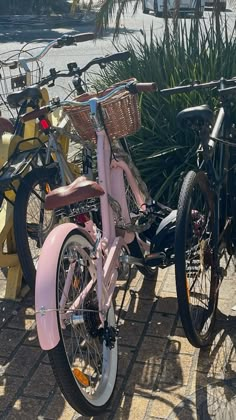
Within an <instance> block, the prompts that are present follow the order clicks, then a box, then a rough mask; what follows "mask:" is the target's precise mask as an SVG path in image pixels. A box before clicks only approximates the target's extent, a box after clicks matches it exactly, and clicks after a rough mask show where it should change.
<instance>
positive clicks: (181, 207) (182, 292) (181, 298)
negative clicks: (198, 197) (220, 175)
mask: <svg viewBox="0 0 236 420" xmlns="http://www.w3.org/2000/svg"><path fill="white" fill-rule="evenodd" d="M196 183H198V185H200V184H199V173H196V172H194V171H190V172H188V173H187V175H186V177H185V179H184V182H183V185H182V188H181V192H180V197H179V202H178V210H177V219H176V230H175V277H176V292H177V300H178V308H179V314H180V318H181V322H182V325H183V328H184V331H185V334H186V337H187V339H188V340H189V342H190V343H191V344H192V345H193V346H194V347H197V348H201V347H205V346H208V345H209V343H210V340H211V335H212V332H213V328H214V323H215V317H216V310H217V302H218V291H217V292H216V293H215V290H217V289H218V284H217V280H215V284H213V281H212V279H211V286H210V288H211V290H210V295H211V298H209V302H210V304H211V305H212V308H213V309H212V319H211V322H210V325H209V328H208V330H207V332H206V334H205V335H204V336H201V335H200V334H198V332H197V331H196V329H195V328H194V325H193V322H192V319H191V315H190V310H189V298H188V293H189V292H188V290H187V286H186V267H185V246H186V238H185V232H186V220H187V212H188V208H189V203H190V198H191V193H192V190H193V188H194V186H195V185H196ZM203 184H204V188H206V189H208V183H207V177H206V175H205V174H203V173H201V185H203ZM208 199H209V197H208ZM212 278H215V279H216V278H218V277H217V276H214V275H213V276H212ZM212 297H213V299H212Z"/></svg>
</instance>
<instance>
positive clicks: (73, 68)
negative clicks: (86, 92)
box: [38, 51, 130, 87]
mask: <svg viewBox="0 0 236 420" xmlns="http://www.w3.org/2000/svg"><path fill="white" fill-rule="evenodd" d="M129 57H130V52H129V51H121V52H117V53H114V54H109V55H105V56H104V57H96V58H93V59H92V60H91V61H89V62H88V63H87V64H86V65H85V66H84V67H82V68H81V67H78V66H77V64H76V63H69V64H68V65H67V67H68V71H67V72H66V73H65V71H63V70H59V71H56V70H55V69H50V74H49V75H48V76H46V77H43V78H42V80H41V81H40V82H39V83H38V86H40V87H43V86H45V85H48V84H49V83H50V82H54V81H55V80H56V79H58V78H59V77H72V76H76V75H77V76H82V74H83V73H85V72H86V71H87V70H88V69H89V68H90V67H92V66H94V65H96V64H97V65H99V66H100V67H103V65H105V64H108V63H112V62H114V61H126V60H128V59H129Z"/></svg>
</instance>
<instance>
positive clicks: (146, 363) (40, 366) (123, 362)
mask: <svg viewBox="0 0 236 420" xmlns="http://www.w3.org/2000/svg"><path fill="white" fill-rule="evenodd" d="M235 280H236V279H235V272H234V271H233V270H231V272H230V275H229V276H228V277H227V278H226V279H225V280H224V282H223V285H222V287H221V291H220V301H219V310H218V315H217V324H216V329H215V338H214V342H213V344H212V346H211V348H208V349H206V350H201V351H199V350H197V349H195V348H193V347H192V346H191V345H190V344H189V343H188V341H187V339H186V338H185V336H184V333H183V329H182V326H181V323H180V321H179V320H178V316H177V301H176V294H175V279H174V272H173V269H172V268H170V269H167V270H160V272H159V275H158V278H157V281H156V282H155V281H153V282H150V281H149V282H148V281H147V280H146V281H145V280H143V277H142V276H141V275H139V274H137V275H136V276H135V277H134V279H133V280H132V283H131V288H130V290H129V292H128V293H127V296H126V300H125V306H124V308H123V311H122V316H121V322H122V325H121V328H120V338H119V354H120V362H119V375H118V381H117V389H116V393H115V395H114V399H113V405H112V407H111V410H110V411H109V412H107V413H105V414H104V415H103V416H101V418H100V420H101V419H102V420H108V419H114V420H127V419H134V418H135V420H144V419H145V420H151V419H152V420H153V419H169V420H174V419H180V420H194V419H210V418H214V419H235V413H236V350H235V344H236V329H235V316H236V312H235V311H233V310H232V309H231V308H232V307H233V306H234V305H236V282H235ZM3 286H4V279H2V280H0V293H1V289H2V288H3ZM123 293H124V282H122V281H120V282H119V287H118V288H117V293H116V302H117V306H119V304H120V303H121V300H122V296H123ZM0 418H1V419H4V420H5V419H7V420H13V419H22V420H23V419H24V420H28V419H29V420H35V419H38V420H55V419H60V420H76V419H83V418H84V419H85V417H83V416H80V415H79V414H78V413H76V412H75V411H74V410H73V409H71V407H70V406H69V405H68V404H67V403H66V402H65V401H64V399H63V397H62V396H61V394H60V392H59V390H58V388H57V386H56V384H55V380H54V377H53V374H52V371H51V367H50V364H49V363H48V358H47V354H46V353H44V352H42V351H41V349H40V347H39V345H38V341H37V333H36V329H35V319H34V309H33V297H32V296H30V295H28V296H26V297H25V298H24V299H23V301H22V302H6V301H4V300H0Z"/></svg>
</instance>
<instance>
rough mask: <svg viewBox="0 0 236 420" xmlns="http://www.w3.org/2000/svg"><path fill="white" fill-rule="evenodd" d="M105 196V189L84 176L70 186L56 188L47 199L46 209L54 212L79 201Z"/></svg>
mask: <svg viewBox="0 0 236 420" xmlns="http://www.w3.org/2000/svg"><path fill="white" fill-rule="evenodd" d="M103 194H104V190H103V188H102V187H101V186H100V185H99V184H98V183H97V182H95V181H90V180H88V179H87V178H86V177H84V176H80V177H78V178H76V179H75V180H74V181H73V182H72V183H71V184H70V185H66V186H65V187H59V188H55V190H52V191H50V193H49V194H48V195H47V196H46V199H45V209H46V210H53V209H56V208H59V207H64V206H69V205H70V204H73V203H78V202H79V201H84V200H87V199H88V198H92V197H99V196H100V195H103Z"/></svg>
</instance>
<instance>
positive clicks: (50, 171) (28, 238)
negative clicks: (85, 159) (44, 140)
mask: <svg viewBox="0 0 236 420" xmlns="http://www.w3.org/2000/svg"><path fill="white" fill-rule="evenodd" d="M57 178H58V179H59V173H58V169H57V168H56V167H54V168H45V167H42V168H35V169H32V171H31V172H29V173H28V174H27V175H26V176H25V177H24V178H23V180H22V182H21V184H20V186H19V188H18V190H17V193H16V199H15V205H14V220H13V223H14V235H15V241H16V249H17V253H18V257H19V260H20V264H21V268H22V272H23V276H24V279H25V282H26V283H27V284H28V286H29V287H30V288H31V289H32V290H33V291H34V288H35V275H36V267H35V265H36V261H37V259H38V256H39V255H38V256H37V255H36V254H37V252H38V251H37V250H40V248H41V246H40V245H42V241H43V240H44V239H45V238H46V235H47V234H48V233H49V231H50V230H51V229H52V228H53V226H54V224H55V213H54V212H47V214H49V213H50V215H51V216H50V217H52V221H51V222H50V226H48V227H47V228H46V229H45V231H43V232H42V235H41V236H42V238H41V239H39V236H40V227H39V226H40V221H38V220H37V215H38V214H37V212H35V215H33V214H32V215H31V218H32V221H33V222H35V223H31V220H28V216H27V215H28V213H27V211H28V206H29V205H30V204H29V203H30V198H31V194H32V193H33V190H34V189H35V188H36V186H37V185H43V184H49V185H50V187H51V188H55V186H57V184H58V182H57V181H56V179H57ZM36 198H37V197H36ZM29 217H30V216H29ZM39 217H40V214H39ZM43 223H44V221H43ZM40 242H41V244H40ZM39 244H40V245H39ZM38 253H39V252H38Z"/></svg>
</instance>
